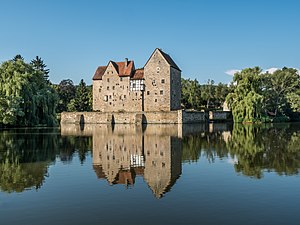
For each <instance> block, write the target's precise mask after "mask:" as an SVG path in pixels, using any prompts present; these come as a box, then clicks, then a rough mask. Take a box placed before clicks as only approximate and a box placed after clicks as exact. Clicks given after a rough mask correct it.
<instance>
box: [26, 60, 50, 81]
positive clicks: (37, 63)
mask: <svg viewBox="0 0 300 225" xmlns="http://www.w3.org/2000/svg"><path fill="white" fill-rule="evenodd" d="M30 63H31V65H32V66H33V68H34V69H35V70H36V71H40V72H41V73H42V74H43V77H44V79H45V80H46V81H49V80H48V79H49V71H50V70H49V69H47V65H46V64H44V61H43V60H42V58H41V57H38V56H36V57H35V59H33V60H31V62H30Z"/></svg>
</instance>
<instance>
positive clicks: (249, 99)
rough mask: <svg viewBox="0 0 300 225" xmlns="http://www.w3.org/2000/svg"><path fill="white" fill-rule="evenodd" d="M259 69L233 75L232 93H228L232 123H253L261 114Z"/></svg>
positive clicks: (250, 69)
mask: <svg viewBox="0 0 300 225" xmlns="http://www.w3.org/2000/svg"><path fill="white" fill-rule="evenodd" d="M260 74H261V69H260V68H259V67H254V68H247V69H244V70H242V71H241V72H238V73H236V74H235V75H234V78H233V82H234V83H236V85H235V87H234V91H233V92H232V93H229V94H228V95H227V97H226V101H227V103H228V104H229V106H230V108H231V110H232V114H233V120H234V122H255V121H257V120H260V119H261V117H262V112H263V107H262V105H263V95H262V93H261V92H262V88H261V86H262V78H261V76H260Z"/></svg>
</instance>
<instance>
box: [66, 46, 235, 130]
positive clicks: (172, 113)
mask: <svg viewBox="0 0 300 225" xmlns="http://www.w3.org/2000/svg"><path fill="white" fill-rule="evenodd" d="M180 101H181V70H180V69H179V67H178V66H177V65H176V63H175V62H174V61H173V59H172V58H171V57H170V56H169V55H168V54H166V53H165V52H163V51H162V50H161V49H159V48H157V49H155V50H154V52H153V53H152V55H151V56H150V58H149V59H148V61H147V62H146V64H145V66H144V67H143V68H140V69H136V68H135V65H134V62H133V60H128V59H125V61H123V62H114V61H109V62H108V64H107V65H106V66H99V67H98V68H97V70H96V72H95V74H94V76H93V112H63V113H61V124H64V123H65V124H67V123H77V124H79V123H80V124H105V123H111V124H115V123H121V124H151V123H156V124H183V123H203V122H207V121H209V120H230V115H231V114H230V112H210V114H208V112H204V111H203V112H198V111H186V110H182V109H181V104H180Z"/></svg>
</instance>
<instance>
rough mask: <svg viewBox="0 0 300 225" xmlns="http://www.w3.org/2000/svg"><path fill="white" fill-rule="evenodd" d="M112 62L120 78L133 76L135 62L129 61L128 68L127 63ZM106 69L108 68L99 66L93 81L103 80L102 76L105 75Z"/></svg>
mask: <svg viewBox="0 0 300 225" xmlns="http://www.w3.org/2000/svg"><path fill="white" fill-rule="evenodd" d="M110 62H111V63H112V64H113V66H114V67H115V69H116V71H117V73H118V75H119V76H120V77H126V76H132V75H133V74H134V71H135V67H134V61H133V60H131V61H128V62H127V66H126V62H114V61H110ZM106 68H107V66H99V67H98V68H97V70H96V72H95V74H94V76H93V80H102V76H103V75H104V72H105V70H106Z"/></svg>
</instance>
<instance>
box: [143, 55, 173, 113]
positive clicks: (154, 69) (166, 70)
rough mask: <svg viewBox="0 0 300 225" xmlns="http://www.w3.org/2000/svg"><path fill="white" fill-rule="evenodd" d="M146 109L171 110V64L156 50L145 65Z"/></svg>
mask: <svg viewBox="0 0 300 225" xmlns="http://www.w3.org/2000/svg"><path fill="white" fill-rule="evenodd" d="M144 79H145V97H144V99H145V111H170V109H171V106H170V101H171V99H170V85H171V80H170V65H169V64H168V63H167V62H166V60H165V59H164V58H163V56H162V55H161V53H159V52H158V51H155V52H154V53H153V55H152V57H151V58H150V59H149V61H148V62H147V64H146V65H145V67H144Z"/></svg>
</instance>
